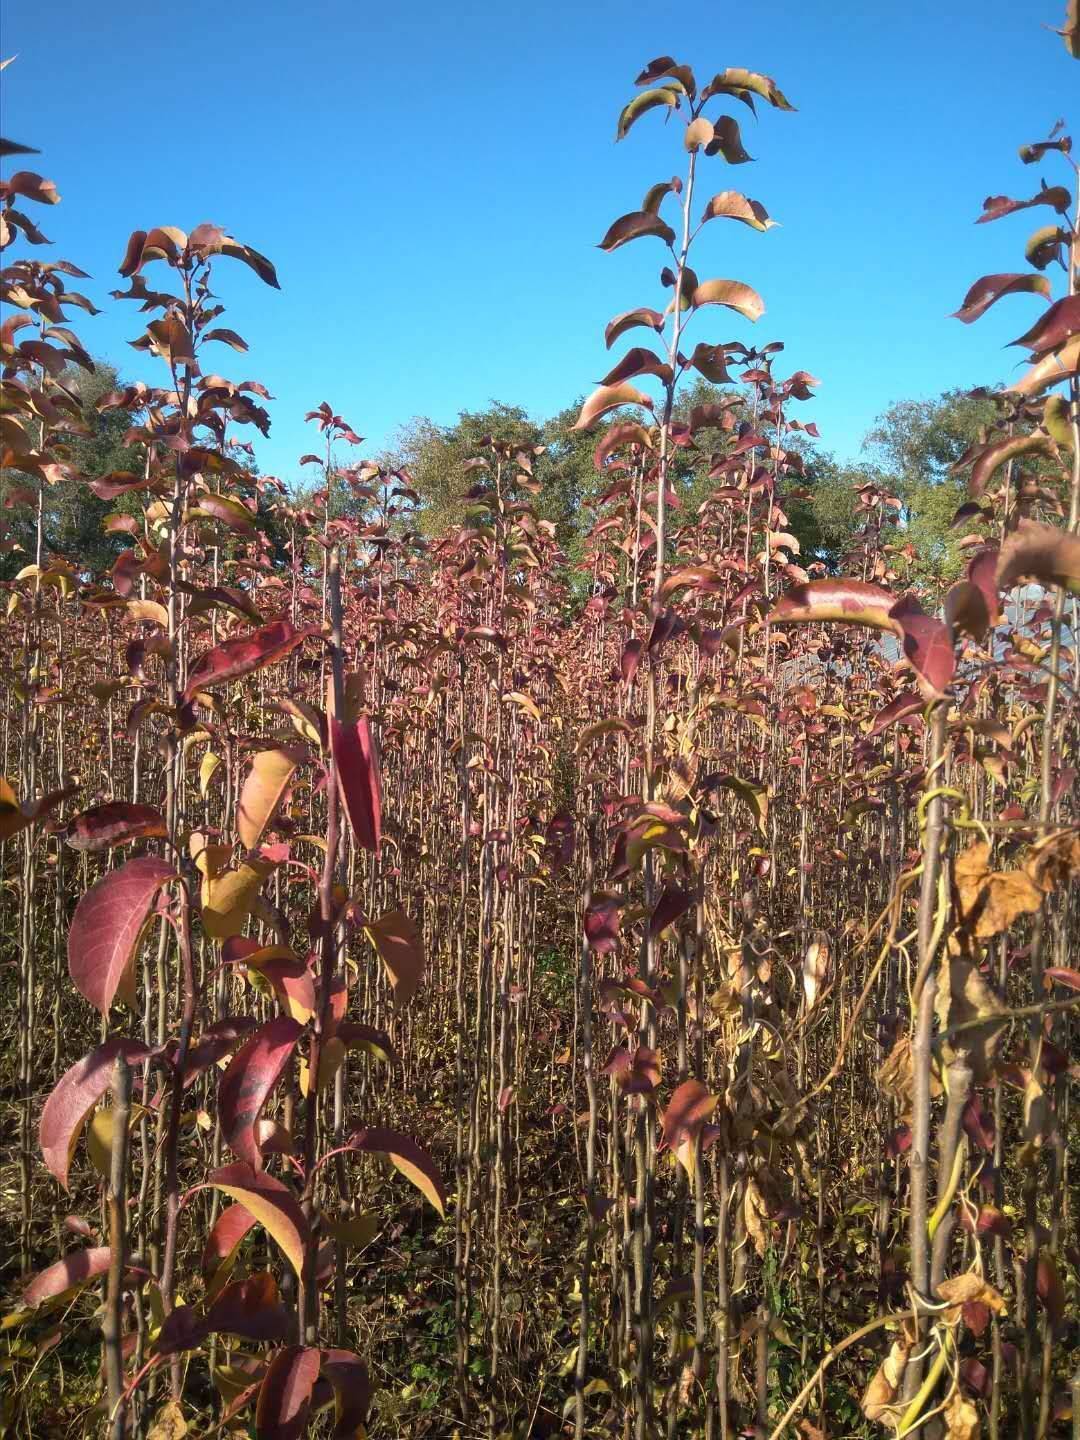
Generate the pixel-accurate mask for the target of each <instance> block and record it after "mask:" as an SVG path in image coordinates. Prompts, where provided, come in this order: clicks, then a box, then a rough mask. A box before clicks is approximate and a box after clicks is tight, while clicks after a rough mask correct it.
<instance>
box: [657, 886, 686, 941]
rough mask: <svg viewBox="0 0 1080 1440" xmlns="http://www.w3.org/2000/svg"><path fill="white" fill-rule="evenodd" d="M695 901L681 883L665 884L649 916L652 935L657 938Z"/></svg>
mask: <svg viewBox="0 0 1080 1440" xmlns="http://www.w3.org/2000/svg"><path fill="white" fill-rule="evenodd" d="M693 903H694V897H693V894H692V893H691V892H690V891H689V890H684V889H683V888H682V887H681V886H680V885H665V886H664V888H663V890H661V892H660V898H659V899H658V900H657V902H656V906H655V908H654V909H653V912H652V915H651V916H650V917H649V935H650V937H651V938H652V939H654V940H655V939H656V937H657V936H658V935H660V934H662V933H663V932H664V931H665V930H666V929H667V927H668V926H669V925H674V923H675V921H676V920H678V919H679V917H680V916H682V915H685V914H686V912H687V910H689V909H690V907H691V905H693Z"/></svg>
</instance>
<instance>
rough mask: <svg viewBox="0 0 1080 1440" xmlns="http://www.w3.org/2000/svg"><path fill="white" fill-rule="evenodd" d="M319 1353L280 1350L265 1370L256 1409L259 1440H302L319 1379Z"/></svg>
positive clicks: (300, 1349) (289, 1347) (289, 1349)
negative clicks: (314, 1390)
mask: <svg viewBox="0 0 1080 1440" xmlns="http://www.w3.org/2000/svg"><path fill="white" fill-rule="evenodd" d="M321 1363H322V1357H321V1355H320V1353H319V1351H318V1350H306V1349H302V1348H301V1347H300V1346H298V1345H290V1346H286V1347H285V1348H284V1349H282V1350H279V1351H278V1352H277V1354H276V1355H275V1356H274V1358H273V1359H272V1360H271V1361H270V1364H269V1365H268V1366H267V1367H266V1374H265V1375H264V1376H263V1382H262V1385H261V1386H260V1387H259V1403H258V1404H257V1406H256V1407H255V1435H256V1440H300V1436H301V1435H303V1434H305V1433H306V1431H307V1420H308V1411H309V1410H310V1408H311V1392H312V1390H313V1389H314V1388H315V1381H316V1380H317V1379H318V1378H319V1367H320V1365H321Z"/></svg>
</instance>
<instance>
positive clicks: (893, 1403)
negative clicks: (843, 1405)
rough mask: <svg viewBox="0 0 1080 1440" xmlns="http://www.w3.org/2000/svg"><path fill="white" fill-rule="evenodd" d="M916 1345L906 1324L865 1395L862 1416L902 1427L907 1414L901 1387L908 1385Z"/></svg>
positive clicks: (884, 1423) (883, 1423) (894, 1426)
mask: <svg viewBox="0 0 1080 1440" xmlns="http://www.w3.org/2000/svg"><path fill="white" fill-rule="evenodd" d="M912 1343H913V1340H912V1338H911V1336H910V1334H909V1332H908V1329H907V1325H906V1324H905V1326H904V1329H903V1330H902V1331H901V1333H900V1334H899V1335H898V1336H897V1338H896V1339H895V1340H894V1341H893V1343H892V1345H891V1346H890V1348H889V1353H888V1355H886V1357H885V1359H884V1360H883V1361H882V1362H881V1364H880V1365H879V1366H878V1369H877V1371H876V1372H875V1374H874V1377H873V1379H872V1380H871V1381H870V1384H869V1385H868V1386H867V1387H866V1391H865V1393H864V1394H863V1398H862V1412H863V1414H864V1415H865V1416H866V1418H867V1419H868V1420H877V1421H878V1422H879V1423H880V1424H882V1425H890V1426H892V1427H893V1428H896V1427H897V1425H898V1424H899V1421H900V1418H901V1416H902V1414H903V1406H902V1405H901V1404H900V1403H899V1397H900V1387H901V1385H902V1384H903V1382H904V1371H905V1370H906V1369H907V1362H908V1356H909V1355H910V1353H911V1346H912Z"/></svg>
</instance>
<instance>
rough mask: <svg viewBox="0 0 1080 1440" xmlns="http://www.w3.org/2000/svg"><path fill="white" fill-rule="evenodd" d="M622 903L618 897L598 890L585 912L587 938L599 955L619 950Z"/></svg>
mask: <svg viewBox="0 0 1080 1440" xmlns="http://www.w3.org/2000/svg"><path fill="white" fill-rule="evenodd" d="M621 924H622V902H621V901H620V900H619V897H618V896H617V895H609V894H608V893H607V892H606V891H603V890H598V891H597V892H596V894H595V895H594V896H593V897H592V899H591V900H590V901H589V905H588V908H587V910H586V911H585V938H586V940H587V941H588V942H589V946H590V948H591V949H593V950H595V951H596V953H597V955H608V954H610V953H611V951H612V950H616V949H618V945H619V926H620V925H621Z"/></svg>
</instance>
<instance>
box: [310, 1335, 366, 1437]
mask: <svg viewBox="0 0 1080 1440" xmlns="http://www.w3.org/2000/svg"><path fill="white" fill-rule="evenodd" d="M322 1373H323V1376H324V1378H325V1379H327V1380H329V1382H330V1384H331V1386H332V1387H333V1390H334V1410H335V1419H334V1428H333V1430H332V1431H331V1435H332V1437H333V1440H353V1437H354V1436H355V1435H356V1434H357V1433H358V1431H359V1427H360V1426H361V1425H363V1424H364V1422H365V1420H366V1419H367V1412H368V1406H369V1404H370V1403H371V1385H370V1382H369V1380H368V1372H367V1366H366V1365H365V1364H364V1362H363V1361H362V1360H361V1359H360V1357H359V1356H358V1355H354V1354H353V1353H352V1351H351V1350H324V1351H323V1352H322Z"/></svg>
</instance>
